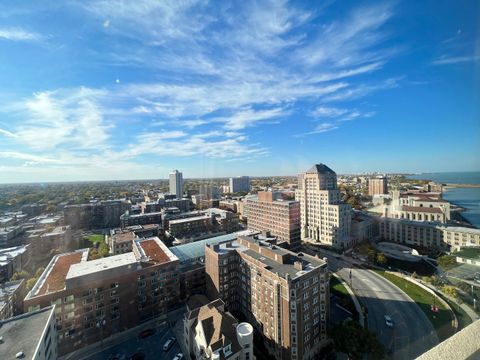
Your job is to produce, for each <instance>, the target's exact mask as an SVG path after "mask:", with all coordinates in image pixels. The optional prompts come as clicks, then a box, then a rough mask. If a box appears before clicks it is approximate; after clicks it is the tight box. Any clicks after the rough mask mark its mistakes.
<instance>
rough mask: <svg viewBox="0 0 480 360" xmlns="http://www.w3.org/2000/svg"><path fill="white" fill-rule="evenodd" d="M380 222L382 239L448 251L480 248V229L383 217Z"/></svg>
mask: <svg viewBox="0 0 480 360" xmlns="http://www.w3.org/2000/svg"><path fill="white" fill-rule="evenodd" d="M378 222H379V235H380V237H381V238H382V239H385V240H388V241H393V242H397V243H401V244H405V245H410V246H422V247H426V248H432V247H437V248H444V249H446V250H448V248H450V250H458V249H460V248H463V247H477V246H480V229H472V228H467V227H460V226H450V225H446V224H438V223H432V222H422V221H412V220H408V219H394V218H383V217H382V218H379V219H378Z"/></svg>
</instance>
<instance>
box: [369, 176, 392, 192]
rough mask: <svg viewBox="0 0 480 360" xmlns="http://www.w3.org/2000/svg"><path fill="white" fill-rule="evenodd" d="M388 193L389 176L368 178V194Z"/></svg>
mask: <svg viewBox="0 0 480 360" xmlns="http://www.w3.org/2000/svg"><path fill="white" fill-rule="evenodd" d="M386 194H388V185H387V178H386V177H385V176H381V177H376V178H371V179H368V195H370V196H374V195H386Z"/></svg>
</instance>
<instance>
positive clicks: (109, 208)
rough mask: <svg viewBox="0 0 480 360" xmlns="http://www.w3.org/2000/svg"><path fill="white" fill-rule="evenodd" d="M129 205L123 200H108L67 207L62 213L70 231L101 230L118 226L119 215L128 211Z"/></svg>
mask: <svg viewBox="0 0 480 360" xmlns="http://www.w3.org/2000/svg"><path fill="white" fill-rule="evenodd" d="M130 207H131V204H130V203H129V202H127V201H124V200H108V201H101V202H98V203H93V204H80V205H67V206H65V208H64V210H63V212H64V216H65V224H66V225H70V226H71V229H72V230H77V229H103V228H113V227H117V226H119V225H120V215H122V214H123V213H124V212H125V211H127V210H130Z"/></svg>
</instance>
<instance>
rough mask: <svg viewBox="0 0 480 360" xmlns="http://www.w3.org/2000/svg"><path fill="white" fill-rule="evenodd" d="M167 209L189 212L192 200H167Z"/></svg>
mask: <svg viewBox="0 0 480 360" xmlns="http://www.w3.org/2000/svg"><path fill="white" fill-rule="evenodd" d="M165 207H167V208H168V207H176V208H178V209H179V210H180V211H189V210H190V199H187V198H178V199H171V200H165Z"/></svg>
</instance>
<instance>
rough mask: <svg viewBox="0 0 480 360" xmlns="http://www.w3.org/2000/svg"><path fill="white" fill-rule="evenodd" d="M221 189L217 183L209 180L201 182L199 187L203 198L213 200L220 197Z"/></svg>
mask: <svg viewBox="0 0 480 360" xmlns="http://www.w3.org/2000/svg"><path fill="white" fill-rule="evenodd" d="M220 194H221V191H220V189H219V188H218V187H216V186H215V185H212V184H210V183H208V182H205V183H201V184H200V188H199V195H203V199H202V200H213V199H219V198H220Z"/></svg>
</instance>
